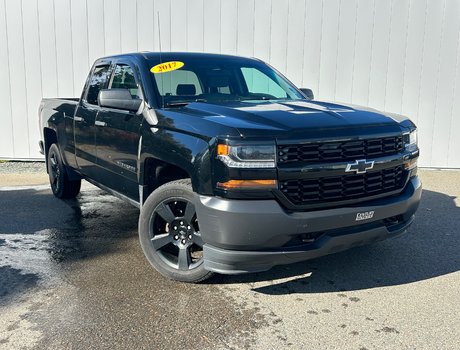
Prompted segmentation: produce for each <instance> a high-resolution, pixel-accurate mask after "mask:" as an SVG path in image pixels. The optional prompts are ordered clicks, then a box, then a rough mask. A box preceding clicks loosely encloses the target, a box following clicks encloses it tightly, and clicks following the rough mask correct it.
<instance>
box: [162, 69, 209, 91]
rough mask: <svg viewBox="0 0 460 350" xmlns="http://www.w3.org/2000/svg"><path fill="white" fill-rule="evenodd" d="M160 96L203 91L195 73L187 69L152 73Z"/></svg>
mask: <svg viewBox="0 0 460 350" xmlns="http://www.w3.org/2000/svg"><path fill="white" fill-rule="evenodd" d="M154 76H155V81H156V83H157V87H158V90H159V92H160V95H162V96H195V95H200V94H202V93H203V90H202V89H201V84H200V81H199V80H198V77H197V75H196V74H195V73H194V72H192V71H188V70H182V69H181V70H175V71H172V72H167V73H161V74H154Z"/></svg>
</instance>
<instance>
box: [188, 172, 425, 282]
mask: <svg viewBox="0 0 460 350" xmlns="http://www.w3.org/2000/svg"><path fill="white" fill-rule="evenodd" d="M421 193H422V186H421V183H420V180H419V179H418V177H414V178H412V179H411V180H410V181H409V183H408V185H407V186H406V189H405V190H404V192H403V193H401V194H400V195H399V196H397V197H386V198H382V199H378V200H374V201H370V202H366V203H360V204H359V205H356V206H351V205H348V206H347V207H345V208H336V209H326V210H317V211H309V212H292V213H289V212H286V211H285V210H284V209H283V208H282V207H281V206H280V205H279V204H278V202H276V201H275V200H229V199H222V198H217V197H207V196H199V198H198V200H197V203H196V210H197V216H198V218H199V222H200V232H201V235H202V238H203V241H204V242H205V245H204V248H203V256H204V264H205V268H206V269H208V270H210V271H215V272H219V273H225V274H238V273H245V272H258V271H266V270H268V269H270V268H272V267H273V266H276V265H282V264H288V263H293V262H297V261H303V260H308V259H313V258H317V257H320V256H323V255H327V254H331V253H335V252H339V251H342V250H346V249H349V248H352V247H356V246H360V245H364V244H368V243H373V242H376V241H380V240H383V239H387V238H390V237H395V236H397V235H399V234H401V233H404V232H405V230H406V229H407V227H408V226H409V225H410V224H411V223H412V220H413V217H414V213H415V211H416V210H417V207H418V205H419V202H420V196H421ZM369 211H374V214H373V217H372V218H371V219H368V220H362V221H356V217H357V213H362V212H369ZM389 218H392V219H391V220H388V219H389ZM305 234H314V236H315V237H316V239H315V240H314V241H313V242H311V243H306V244H300V245H299V244H297V245H294V246H292V245H290V242H292V241H293V239H294V240H295V239H297V238H298V237H300V236H302V237H303V235H305Z"/></svg>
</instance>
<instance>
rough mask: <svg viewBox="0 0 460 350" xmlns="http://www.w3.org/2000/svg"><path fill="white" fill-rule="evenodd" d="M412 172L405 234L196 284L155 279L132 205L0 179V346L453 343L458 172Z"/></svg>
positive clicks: (458, 276)
mask: <svg viewBox="0 0 460 350" xmlns="http://www.w3.org/2000/svg"><path fill="white" fill-rule="evenodd" d="M1 176H2V175H1V174H0V178H1ZM422 179H423V182H424V188H425V192H424V194H423V200H422V203H421V206H420V209H419V212H418V216H417V219H416V221H415V223H414V225H413V226H412V227H411V229H410V232H409V233H408V234H407V235H405V236H402V237H400V238H396V239H393V240H388V241H385V242H381V243H378V244H375V245H372V246H368V247H362V248H356V249H353V250H350V251H347V252H343V253H339V254H335V255H331V256H327V257H323V258H320V259H316V260H313V261H310V262H305V263H300V264H295V265H291V266H285V267H278V268H275V269H273V270H272V271H269V272H266V273H259V274H252V275H243V276H216V277H215V278H213V279H212V280H210V281H209V282H207V283H205V284H199V285H190V284H183V283H177V282H172V281H169V280H166V279H164V278H163V277H161V276H160V275H159V274H158V273H156V272H155V271H154V270H153V269H152V268H151V267H150V265H149V264H148V262H147V261H146V260H145V259H144V257H143V254H142V251H141V248H140V246H139V243H138V239H137V220H138V215H139V211H138V209H136V208H134V207H132V206H130V205H129V204H125V203H124V202H122V201H120V200H118V199H116V198H114V197H112V196H110V195H108V194H105V193H104V192H103V191H101V190H99V189H97V188H95V187H93V186H90V185H88V184H85V186H84V188H83V191H82V193H81V194H80V195H79V197H78V198H77V199H76V200H69V201H61V200H57V199H55V198H54V197H53V196H52V194H51V192H50V190H49V189H48V187H47V186H31V187H0V208H1V212H2V215H1V219H0V349H21V348H25V349H77V348H78V349H104V348H111V349H142V348H146V349H203V348H210V349H214V348H219V349H228V348H237V349H240V348H254V349H282V348H292V349H357V350H358V349H360V350H364V349H368V350H370V349H435V348H436V349H459V348H460V340H459V339H460V331H459V329H460V296H459V289H460V272H459V270H460V229H459V226H460V208H459V207H460V200H459V199H460V172H439V171H425V172H423V173H422ZM0 186H1V181H0Z"/></svg>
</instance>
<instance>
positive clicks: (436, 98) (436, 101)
mask: <svg viewBox="0 0 460 350" xmlns="http://www.w3.org/2000/svg"><path fill="white" fill-rule="evenodd" d="M446 8H447V0H444V9H443V11H442V12H443V14H442V25H441V37H440V38H439V49H438V68H437V71H436V87H435V94H434V96H435V98H434V108H433V110H434V113H433V117H432V118H433V121H432V123H431V150H433V144H434V130H435V124H436V106H437V104H438V88H439V76H440V73H441V48H442V39H443V38H444V31H445V26H446ZM432 161H433V152H431V154H430V160H429V163H430V164H431V163H432Z"/></svg>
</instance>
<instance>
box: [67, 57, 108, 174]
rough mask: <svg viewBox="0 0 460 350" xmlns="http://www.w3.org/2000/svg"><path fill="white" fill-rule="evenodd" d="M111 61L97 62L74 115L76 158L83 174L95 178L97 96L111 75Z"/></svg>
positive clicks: (98, 109) (98, 108)
mask: <svg viewBox="0 0 460 350" xmlns="http://www.w3.org/2000/svg"><path fill="white" fill-rule="evenodd" d="M110 72H111V69H110V62H104V63H100V64H96V65H95V66H94V68H93V70H92V72H91V76H90V78H89V80H88V83H87V86H86V89H85V91H84V92H83V94H82V97H81V99H80V103H79V104H78V106H77V108H76V110H75V115H74V122H73V124H74V125H73V127H74V129H73V130H74V138H75V158H76V162H77V165H78V168H79V169H80V171H81V173H82V174H83V175H86V176H88V177H90V178H93V177H94V175H95V174H96V173H97V170H96V166H97V165H96V163H97V161H96V126H95V125H94V122H95V121H96V116H97V114H98V113H99V111H100V107H99V105H98V103H97V96H98V94H99V91H100V90H101V89H104V88H105V87H106V86H107V84H108V81H109V77H110Z"/></svg>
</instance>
